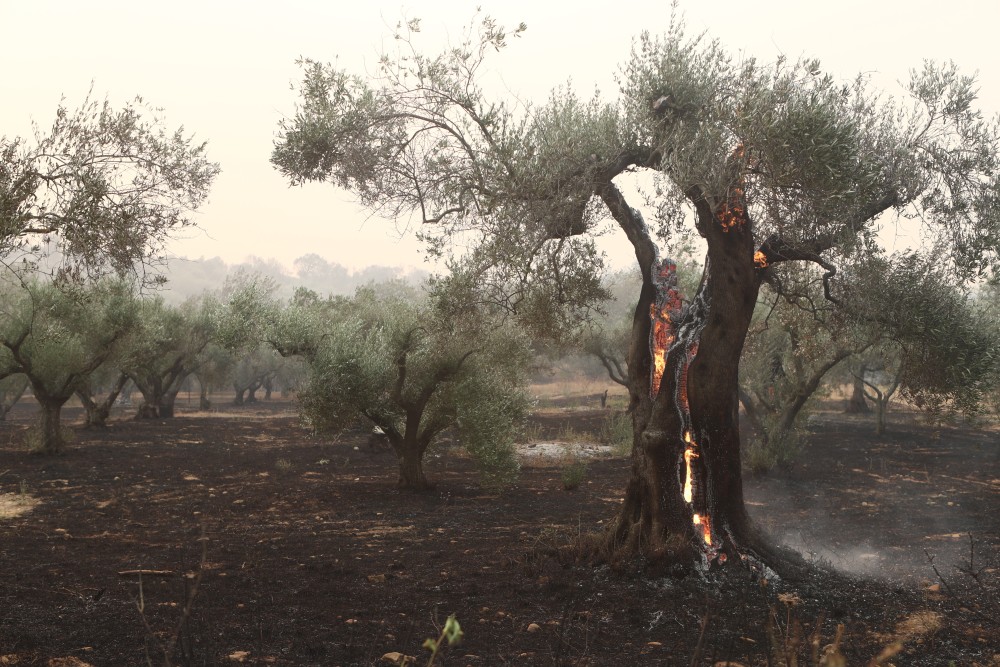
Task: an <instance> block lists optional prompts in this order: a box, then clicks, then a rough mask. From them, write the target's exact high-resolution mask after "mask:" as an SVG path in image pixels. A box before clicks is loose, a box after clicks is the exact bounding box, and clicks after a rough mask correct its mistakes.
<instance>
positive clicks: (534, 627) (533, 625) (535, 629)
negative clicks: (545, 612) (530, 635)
mask: <svg viewBox="0 0 1000 667" xmlns="http://www.w3.org/2000/svg"><path fill="white" fill-rule="evenodd" d="M541 629H542V626H540V625H538V623H529V624H528V628H527V630H528V632H538V631H539V630H541Z"/></svg>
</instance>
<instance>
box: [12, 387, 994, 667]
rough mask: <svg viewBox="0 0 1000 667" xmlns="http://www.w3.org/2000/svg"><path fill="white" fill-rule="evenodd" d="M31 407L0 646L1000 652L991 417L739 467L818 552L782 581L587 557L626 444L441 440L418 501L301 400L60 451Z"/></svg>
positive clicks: (48, 660) (381, 460)
mask: <svg viewBox="0 0 1000 667" xmlns="http://www.w3.org/2000/svg"><path fill="white" fill-rule="evenodd" d="M30 413H31V406H30V405H18V406H17V407H16V408H15V411H14V413H13V414H12V415H11V416H10V417H12V418H11V419H9V420H8V421H7V422H6V423H0V665H15V664H16V665H83V664H90V665H101V666H103V665H111V666H116V665H140V664H147V658H148V659H149V660H151V661H152V664H163V663H164V650H168V651H170V653H171V655H170V659H171V661H172V663H173V664H180V665H183V664H191V665H217V664H218V665H226V664H241V663H242V664H268V665H324V666H326V665H388V664H390V663H389V662H388V661H386V660H383V656H384V655H385V654H387V653H390V652H399V653H401V654H404V655H413V656H417V657H418V658H419V662H418V664H424V662H425V661H426V658H427V652H426V651H425V650H424V649H422V648H421V644H422V643H423V641H424V639H426V638H428V637H431V636H436V635H437V633H438V631H439V628H440V626H441V624H442V623H443V622H444V620H445V619H446V618H447V616H448V615H449V614H455V615H456V616H457V618H458V620H459V622H460V623H461V625H462V627H463V629H464V631H465V638H464V641H463V642H462V643H461V644H460V645H458V646H453V647H448V648H446V649H444V650H443V653H442V655H441V657H439V659H438V662H436V663H435V664H441V665H533V664H539V665H690V664H692V656H699V657H700V660H699V661H698V664H704V665H714V664H718V663H722V664H726V661H729V664H730V665H737V664H739V665H766V664H781V663H780V660H779V658H778V657H776V656H777V653H778V652H783V653H785V654H789V653H790V652H797V653H798V654H799V656H800V664H803V665H805V664H811V662H810V654H811V653H812V652H813V648H812V645H813V643H815V644H816V650H817V651H818V652H822V650H823V648H824V647H825V646H827V645H828V644H830V643H832V642H834V641H835V636H836V634H837V632H838V626H840V625H842V626H843V635H842V638H841V639H840V642H839V646H840V650H842V651H843V653H844V654H845V655H846V656H847V659H848V664H851V665H856V664H857V665H862V664H867V663H868V662H869V661H870V660H871V659H873V658H875V657H876V656H878V655H879V654H880V653H881V652H882V651H883V650H886V649H887V648H888V649H889V651H890V652H891V651H894V650H895V651H897V653H896V654H895V655H893V656H892V657H887V658H886V659H885V661H884V663H883V664H895V665H947V664H949V662H950V661H954V663H955V664H956V665H1000V629H998V621H997V619H998V618H1000V584H998V582H1000V571H998V569H997V568H998V567H1000V564H998V554H1000V518H998V517H1000V502H998V501H1000V465H998V463H1000V445H998V440H997V433H996V432H995V431H981V430H973V429H948V428H945V429H939V430H934V429H931V428H930V427H926V426H920V425H918V424H916V423H914V422H913V420H912V419H907V420H902V421H897V422H896V423H893V424H892V425H891V428H892V432H891V433H890V434H888V435H887V436H885V437H884V438H881V439H879V438H876V437H875V436H874V435H873V433H872V426H871V424H869V423H868V422H867V421H863V420H858V419H847V418H845V417H844V416H842V415H840V414H838V413H837V412H834V411H828V412H825V413H823V414H821V415H820V418H819V419H817V420H815V421H814V423H813V426H812V433H811V436H810V439H809V440H810V441H809V446H808V448H807V450H806V451H805V453H804V454H803V456H802V458H801V463H799V464H797V465H796V466H795V467H794V468H793V469H791V470H789V471H784V472H779V473H776V474H774V475H771V476H769V477H765V478H747V480H746V487H747V500H748V501H749V503H750V507H751V510H752V513H753V514H754V516H755V517H756V518H757V519H758V520H759V521H760V522H762V523H763V524H764V525H765V526H766V527H767V528H768V529H769V530H770V531H771V532H772V533H773V534H774V535H776V536H777V537H778V538H780V539H781V540H782V541H784V542H786V543H788V544H790V545H792V546H793V547H795V548H797V549H799V550H800V551H801V552H802V553H804V554H806V556H807V557H808V558H812V559H814V560H815V561H816V562H817V564H818V568H817V572H816V574H815V575H814V577H812V579H811V580H809V581H807V582H804V583H801V584H798V585H795V586H790V585H786V584H783V583H782V582H775V581H771V582H767V584H766V585H764V584H763V583H762V582H760V581H758V580H756V579H754V578H752V577H751V576H749V575H748V574H747V573H746V572H745V571H743V570H742V569H740V568H739V567H728V568H726V569H723V570H720V571H715V572H712V573H710V574H709V575H708V577H705V578H702V577H696V576H691V577H687V578H685V579H679V580H678V579H672V578H670V577H656V576H651V575H649V574H647V573H645V572H643V570H642V568H641V567H635V568H626V569H611V568H609V567H607V566H593V565H589V564H587V563H586V562H584V561H583V560H580V559H578V558H576V556H575V554H576V553H577V552H578V551H579V550H578V549H575V547H578V546H580V545H582V544H585V543H586V541H587V540H586V536H587V535H588V534H590V533H593V532H595V531H599V530H600V529H601V528H602V525H603V524H604V523H605V522H607V521H608V520H609V519H610V518H611V517H612V516H613V515H614V512H615V511H616V509H617V506H618V503H619V501H620V497H621V493H622V489H623V487H624V483H625V480H626V475H627V469H628V462H627V461H626V460H625V459H623V458H613V457H612V458H596V459H592V458H588V461H589V462H588V468H587V474H586V477H585V479H584V481H583V483H582V484H581V486H580V487H579V489H577V490H575V491H565V490H564V489H563V486H562V482H561V479H560V477H561V466H564V465H566V462H565V460H564V459H560V458H559V457H555V458H554V457H547V456H530V457H526V458H525V463H524V469H523V474H522V477H521V481H520V483H519V484H518V486H517V487H516V488H514V489H511V490H509V491H506V492H504V493H502V494H496V493H491V492H489V491H486V490H484V489H482V488H481V487H480V485H479V483H478V480H477V477H476V475H475V472H474V469H473V466H472V464H471V462H470V461H469V460H468V459H467V458H465V457H464V456H461V455H457V454H454V453H448V452H444V453H441V454H439V455H438V456H437V457H435V458H432V459H431V460H430V461H428V465H427V472H428V475H429V476H430V477H432V478H433V480H434V481H436V482H437V489H436V490H435V492H433V493H429V494H420V495H414V494H410V493H405V492H399V491H397V490H396V489H395V488H394V481H395V462H394V459H393V456H392V454H391V452H389V451H387V450H384V449H379V448H372V447H370V446H368V445H367V438H366V434H363V433H357V434H353V435H346V436H343V437H340V438H336V439H330V438H314V437H311V436H310V435H309V433H308V432H306V431H305V430H304V429H303V428H302V427H301V425H300V424H299V420H298V418H297V417H296V416H295V408H294V405H293V404H291V403H288V402H281V401H275V402H269V403H259V404H256V405H251V406H245V407H241V408H233V407H230V406H223V410H222V411H220V412H218V413H186V412H184V411H183V410H182V412H181V414H180V416H179V417H178V418H176V419H174V420H163V421H144V422H136V421H131V420H128V419H125V418H121V419H118V420H115V421H113V422H112V424H111V426H110V427H109V428H107V429H101V430H96V429H94V430H84V429H79V430H77V432H76V433H77V436H76V440H75V442H74V443H73V444H72V446H71V449H70V450H69V452H68V453H67V454H66V455H65V456H60V457H57V458H40V457H33V456H29V455H27V454H25V453H24V449H23V446H22V444H21V441H22V438H23V431H24V429H25V428H26V426H27V425H28V423H29V421H28V420H29V419H30ZM606 414H607V411H600V410H573V411H566V412H565V413H560V412H558V411H554V410H547V411H546V413H545V414H544V415H541V416H539V417H537V418H536V425H537V426H536V428H535V432H536V433H538V434H539V435H541V436H544V437H545V438H546V441H551V440H553V439H556V438H557V436H558V435H559V434H560V433H565V432H567V426H569V427H571V428H572V430H573V431H575V432H576V433H578V434H580V433H583V434H587V433H590V434H592V435H593V436H594V438H593V440H594V441H596V440H597V434H598V433H599V432H600V429H601V427H602V425H603V423H604V420H605V417H606ZM67 417H68V418H69V419H70V420H72V419H73V417H74V413H73V411H72V410H70V411H68V414H67ZM970 559H971V563H970ZM828 565H832V566H834V567H837V568H839V573H834V572H831V571H829V570H828V569H825V568H826V566H828ZM935 568H936V570H937V572H935ZM769 619H770V620H769Z"/></svg>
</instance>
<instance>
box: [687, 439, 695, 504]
mask: <svg viewBox="0 0 1000 667" xmlns="http://www.w3.org/2000/svg"><path fill="white" fill-rule="evenodd" d="M684 442H686V443H688V448H687V449H685V450H684V464H685V466H686V468H687V471H686V472H685V474H684V500H685V502H687V503H688V504H689V505H690V504H691V500H692V499H693V498H694V472H693V471H692V470H691V459H696V458H698V452H696V451H695V449H694V443H693V442H692V441H691V433H690V432H688V431H685V432H684Z"/></svg>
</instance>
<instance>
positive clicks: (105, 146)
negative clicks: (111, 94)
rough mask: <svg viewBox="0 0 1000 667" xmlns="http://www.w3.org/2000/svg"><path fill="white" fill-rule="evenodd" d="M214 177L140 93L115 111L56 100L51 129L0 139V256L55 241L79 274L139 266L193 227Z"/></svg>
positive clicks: (35, 250)
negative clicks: (173, 237) (25, 136)
mask: <svg viewBox="0 0 1000 667" xmlns="http://www.w3.org/2000/svg"><path fill="white" fill-rule="evenodd" d="M218 173H219V167H218V165H217V164H215V163H213V162H209V161H208V159H207V158H206V157H205V144H204V143H197V142H195V141H194V140H193V139H192V138H191V137H190V136H185V134H184V131H183V129H177V130H175V131H171V130H169V129H167V127H166V126H165V124H164V122H163V119H162V118H161V117H160V112H159V110H157V109H154V108H152V107H149V106H148V105H147V104H145V103H144V102H143V101H142V100H141V99H139V98H137V99H136V100H135V101H134V102H133V103H130V104H126V105H124V106H123V107H122V108H121V109H114V108H113V107H112V106H111V105H110V103H109V102H107V101H104V102H103V103H102V102H98V101H96V100H93V99H91V98H90V97H88V98H87V99H86V100H85V101H84V103H83V104H82V105H81V106H80V108H79V109H76V110H72V109H69V108H67V107H66V106H64V105H62V104H60V106H59V108H58V109H56V118H55V120H54V121H53V123H52V126H51V127H50V128H49V129H48V130H42V129H40V128H37V127H36V129H35V136H34V137H33V138H31V139H23V138H20V137H13V138H8V137H4V136H0V259H3V258H8V257H10V256H11V255H13V254H19V255H21V256H22V257H24V258H28V257H30V256H36V255H38V254H39V253H42V252H45V251H46V250H47V247H46V246H47V245H48V243H50V242H52V243H54V244H55V250H56V251H57V252H58V253H60V255H61V256H62V257H63V260H64V268H65V269H66V270H68V271H70V272H72V273H73V274H74V275H76V276H83V275H87V276H91V277H95V276H99V275H102V274H104V273H105V272H107V271H113V272H115V273H118V274H120V275H124V274H133V273H135V272H137V271H141V269H142V267H144V266H146V265H148V264H150V263H154V262H155V261H156V260H158V259H159V258H160V256H161V255H162V251H163V244H164V242H165V241H166V239H168V238H169V237H170V235H171V234H173V233H176V232H177V231H178V230H180V229H182V228H184V227H187V226H190V225H192V224H193V222H192V221H191V219H190V218H189V217H188V216H189V214H190V213H191V212H192V211H194V210H195V209H197V208H198V207H199V206H200V205H201V204H202V203H203V202H204V201H205V198H206V197H207V195H208V191H209V188H210V186H211V184H212V181H213V180H214V179H215V177H216V175H217V174H218ZM143 275H144V273H143Z"/></svg>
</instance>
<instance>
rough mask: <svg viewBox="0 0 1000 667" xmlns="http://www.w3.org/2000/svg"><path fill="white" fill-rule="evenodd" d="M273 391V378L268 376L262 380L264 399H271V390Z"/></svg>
mask: <svg viewBox="0 0 1000 667" xmlns="http://www.w3.org/2000/svg"><path fill="white" fill-rule="evenodd" d="M272 391H274V380H272V379H271V378H268V379H266V380H264V400H265V401H270V400H271V392H272Z"/></svg>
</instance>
